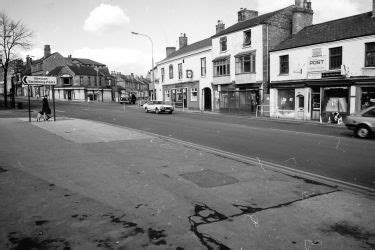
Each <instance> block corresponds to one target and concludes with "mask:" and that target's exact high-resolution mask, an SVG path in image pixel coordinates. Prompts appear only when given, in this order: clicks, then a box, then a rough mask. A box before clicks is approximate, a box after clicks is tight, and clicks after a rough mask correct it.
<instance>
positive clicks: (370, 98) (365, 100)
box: [361, 87, 375, 109]
mask: <svg viewBox="0 0 375 250" xmlns="http://www.w3.org/2000/svg"><path fill="white" fill-rule="evenodd" d="M374 105H375V87H362V96H361V109H365V108H367V107H370V106H374Z"/></svg>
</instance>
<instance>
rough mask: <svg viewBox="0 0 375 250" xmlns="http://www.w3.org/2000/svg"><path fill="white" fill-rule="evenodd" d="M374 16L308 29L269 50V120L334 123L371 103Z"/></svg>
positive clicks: (373, 90)
mask: <svg viewBox="0 0 375 250" xmlns="http://www.w3.org/2000/svg"><path fill="white" fill-rule="evenodd" d="M374 14H375V12H374V11H372V12H367V13H363V14H360V15H355V16H350V17H346V18H342V19H337V20H333V21H330V22H325V23H320V24H316V25H311V26H307V27H305V28H304V29H302V30H301V31H299V32H298V33H296V34H295V35H293V36H292V37H291V38H290V39H287V40H285V41H284V42H282V43H281V44H279V45H278V46H276V47H274V48H273V50H272V52H271V59H270V63H271V72H270V77H271V83H270V85H271V96H270V98H271V102H270V105H271V116H272V117H285V118H293V119H304V120H310V119H311V120H318V121H319V120H321V121H323V122H327V121H331V122H332V120H333V113H335V112H337V113H340V114H341V116H343V117H345V116H347V115H349V114H352V113H354V112H356V111H359V110H361V109H363V108H365V107H367V106H369V105H375V19H374V16H375V15H374Z"/></svg>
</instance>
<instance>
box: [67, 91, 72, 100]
mask: <svg viewBox="0 0 375 250" xmlns="http://www.w3.org/2000/svg"><path fill="white" fill-rule="evenodd" d="M67 94H68V100H69V101H70V100H72V91H70V90H68V93H67Z"/></svg>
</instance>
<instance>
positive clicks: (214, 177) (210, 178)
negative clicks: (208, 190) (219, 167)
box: [180, 169, 238, 187]
mask: <svg viewBox="0 0 375 250" xmlns="http://www.w3.org/2000/svg"><path fill="white" fill-rule="evenodd" d="M180 176H181V177H182V178H184V179H186V180H189V181H191V182H194V183H195V184H197V185H198V186H200V187H217V186H225V185H230V184H234V183H237V182H238V180H237V179H236V178H234V177H231V176H227V175H225V174H222V173H219V172H216V171H213V170H209V169H208V170H202V171H197V172H190V173H185V174H181V175H180Z"/></svg>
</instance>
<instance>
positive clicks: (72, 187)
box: [0, 117, 375, 249]
mask: <svg viewBox="0 0 375 250" xmlns="http://www.w3.org/2000/svg"><path fill="white" fill-rule="evenodd" d="M0 138H1V140H0V199H1V201H2V202H1V203H0V225H2V226H1V227H0V249H8V248H17V247H18V249H21V248H22V247H25V246H32V247H35V248H54V249H70V248H72V249H94V248H102V249H107V248H110V249H111V248H115V249H116V248H123V249H124V248H125V249H140V248H141V249H142V248H146V249H207V248H213V249H228V248H231V249H358V248H363V249H373V248H375V217H374V216H373V210H374V207H375V201H374V200H373V199H372V198H368V197H365V196H363V195H359V194H352V193H347V192H343V191H340V190H337V189H336V188H335V187H330V186H326V185H322V184H319V183H316V182H311V181H308V180H304V179H300V178H295V177H291V176H287V175H284V174H281V173H277V172H273V171H270V170H266V169H264V168H263V167H262V165H261V164H256V165H249V164H245V163H241V162H238V161H234V160H231V159H227V158H224V157H221V156H219V155H214V154H210V153H206V152H205V151H203V150H197V149H193V148H189V147H187V146H184V145H181V144H179V143H176V142H172V141H168V140H166V139H163V138H159V137H158V136H156V135H152V134H145V133H142V132H139V131H135V130H132V129H128V128H125V127H119V126H112V125H108V124H103V123H98V122H93V121H88V120H80V119H70V118H66V117H65V118H64V117H58V120H57V121H56V122H53V121H50V122H32V123H29V122H28V119H27V118H26V119H25V118H0Z"/></svg>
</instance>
